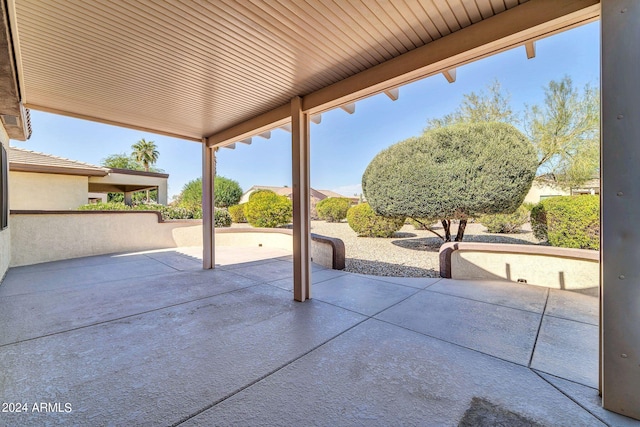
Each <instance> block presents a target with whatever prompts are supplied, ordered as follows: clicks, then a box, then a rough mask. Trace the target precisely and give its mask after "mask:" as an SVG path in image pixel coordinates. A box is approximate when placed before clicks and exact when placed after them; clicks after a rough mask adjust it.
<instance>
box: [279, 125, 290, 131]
mask: <svg viewBox="0 0 640 427" xmlns="http://www.w3.org/2000/svg"><path fill="white" fill-rule="evenodd" d="M280 129H282V130H283V131H286V132H291V123H287V124H286V125H282V126H280Z"/></svg>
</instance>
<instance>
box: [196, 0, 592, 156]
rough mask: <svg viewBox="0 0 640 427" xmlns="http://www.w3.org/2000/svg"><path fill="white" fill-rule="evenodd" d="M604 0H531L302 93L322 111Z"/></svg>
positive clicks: (251, 127)
mask: <svg viewBox="0 0 640 427" xmlns="http://www.w3.org/2000/svg"><path fill="white" fill-rule="evenodd" d="M599 16H600V0H562V1H558V0H530V1H529V2H527V3H524V4H521V5H519V6H517V7H514V8H512V9H509V10H507V11H505V12H502V13H499V14H497V15H495V16H492V17H491V18H488V19H485V20H482V21H480V22H478V23H476V24H473V25H471V26H469V27H466V28H463V29H461V30H459V31H456V32H454V33H452V34H449V35H447V36H445V37H442V38H441V39H438V40H435V41H433V42H431V43H428V44H426V45H424V46H421V47H419V48H417V49H414V50H412V51H409V52H407V53H405V54H403V55H400V56H398V57H396V58H393V59H391V60H388V61H386V62H383V63H382V64H379V65H377V66H375V67H372V68H370V69H367V70H364V71H362V72H360V73H358V74H355V75H353V76H351V77H348V78H346V79H344V80H341V81H339V82H337V83H334V84H333V85H330V86H327V87H325V88H322V89H319V90H317V91H316V92H313V93H310V94H308V95H306V96H304V97H303V98H302V108H303V110H304V111H305V112H306V113H309V114H318V113H322V112H324V111H327V110H330V109H333V108H336V107H339V106H340V105H343V104H346V103H350V102H355V101H357V100H360V99H363V98H366V97H369V96H371V95H374V94H377V93H380V92H384V91H385V90H390V89H393V88H396V87H398V86H402V85H404V84H407V83H410V82H413V81H416V80H419V79H422V78H425V77H429V76H431V75H435V74H439V73H442V72H445V71H447V70H450V69H453V68H456V67H458V66H460V65H464V64H467V63H470V62H473V61H477V60H479V59H482V58H485V57H488V56H491V55H494V54H496V53H499V52H502V51H505V50H508V49H511V48H513V47H516V46H520V45H522V44H524V43H526V42H532V41H535V40H538V39H542V38H545V37H548V36H550V35H553V34H556V33H558V32H562V31H565V30H568V29H570V28H573V27H577V26H580V25H583V24H586V23H588V22H591V21H594V20H597V19H598V17H599ZM290 114H291V112H290V111H289V104H286V105H283V106H280V107H278V108H276V109H274V110H271V111H268V112H266V113H263V114H260V115H258V116H255V117H253V118H250V119H248V120H246V121H244V122H242V123H239V124H237V125H234V126H232V127H229V128H227V129H225V130H223V131H220V132H217V133H214V134H212V135H209V136H208V137H207V138H206V139H207V144H208V145H209V146H210V147H220V146H224V145H227V144H231V143H233V142H236V141H238V140H241V139H244V138H248V137H250V136H253V135H255V134H257V133H260V132H263V131H265V130H269V129H274V128H277V127H280V126H282V125H284V124H287V123H289V122H290V121H291V117H290Z"/></svg>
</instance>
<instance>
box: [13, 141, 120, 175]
mask: <svg viewBox="0 0 640 427" xmlns="http://www.w3.org/2000/svg"><path fill="white" fill-rule="evenodd" d="M8 153H9V169H10V170H12V171H17V172H40V173H54V174H66V175H82V176H105V175H108V174H109V168H105V167H102V166H96V165H92V164H90V163H84V162H79V161H77V160H70V159H66V158H64V157H58V156H54V155H52V154H46V153H38V152H36V151H31V150H25V149H24V148H17V147H9V151H8Z"/></svg>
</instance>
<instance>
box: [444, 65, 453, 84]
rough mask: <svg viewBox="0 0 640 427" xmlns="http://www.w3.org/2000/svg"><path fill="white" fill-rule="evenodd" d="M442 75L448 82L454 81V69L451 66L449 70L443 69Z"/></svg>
mask: <svg viewBox="0 0 640 427" xmlns="http://www.w3.org/2000/svg"><path fill="white" fill-rule="evenodd" d="M442 75H443V76H444V78H445V79H447V81H448V82H449V83H453V82H455V81H456V69H455V68H452V69H451V70H447V71H443V72H442Z"/></svg>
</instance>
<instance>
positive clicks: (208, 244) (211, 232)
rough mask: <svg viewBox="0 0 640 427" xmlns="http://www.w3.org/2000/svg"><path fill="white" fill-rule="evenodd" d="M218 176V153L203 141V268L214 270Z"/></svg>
mask: <svg viewBox="0 0 640 427" xmlns="http://www.w3.org/2000/svg"><path fill="white" fill-rule="evenodd" d="M215 176H216V153H215V150H214V149H213V148H211V147H208V146H207V140H206V138H204V139H203V140H202V268H204V269H205V270H207V269H211V268H214V267H215V265H216V263H215V227H214V222H213V218H214V216H213V215H214V199H215V194H214V186H213V182H214V179H215Z"/></svg>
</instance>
